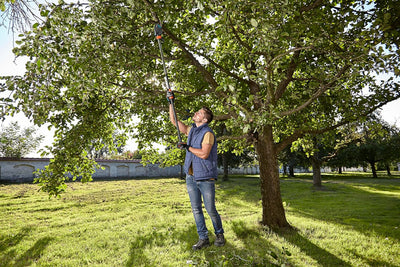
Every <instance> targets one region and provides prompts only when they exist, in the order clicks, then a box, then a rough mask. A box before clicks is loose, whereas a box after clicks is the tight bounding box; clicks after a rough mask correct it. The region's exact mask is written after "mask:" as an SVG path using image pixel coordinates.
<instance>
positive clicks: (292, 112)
mask: <svg viewBox="0 0 400 267" xmlns="http://www.w3.org/2000/svg"><path fill="white" fill-rule="evenodd" d="M349 67H350V66H349V65H346V66H344V67H343V68H342V69H341V70H340V71H339V72H338V73H337V74H336V75H335V77H334V79H333V80H332V81H331V82H329V83H328V84H325V85H323V86H322V87H321V88H320V89H318V90H317V91H316V92H315V93H314V94H313V95H312V96H311V97H310V98H309V99H308V100H307V101H306V102H304V103H303V104H301V105H300V106H298V107H296V108H294V109H292V110H288V111H284V112H282V113H281V114H279V117H284V116H289V115H292V114H294V113H296V112H299V111H300V110H303V109H305V108H306V107H308V106H309V105H310V104H311V103H313V102H314V100H316V99H317V98H318V97H320V96H321V95H322V94H323V93H324V92H326V90H328V89H329V88H331V87H332V86H333V85H334V84H335V83H336V82H337V80H338V79H339V78H340V77H341V76H342V75H343V74H344V73H345V72H346V70H347V69H348V68H349Z"/></svg>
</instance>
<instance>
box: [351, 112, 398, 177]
mask: <svg viewBox="0 0 400 267" xmlns="http://www.w3.org/2000/svg"><path fill="white" fill-rule="evenodd" d="M358 134H359V135H360V138H359V140H358V142H357V143H354V144H352V145H350V146H349V147H348V148H346V149H345V150H344V151H343V153H345V154H347V155H348V156H347V157H348V158H349V159H350V161H351V162H353V164H358V165H363V164H364V163H367V164H369V165H370V167H371V170H372V176H373V177H374V178H377V177H378V175H377V168H376V164H377V163H382V164H384V165H385V166H388V165H390V163H391V162H393V161H395V160H396V159H398V158H399V151H400V140H399V129H398V128H397V127H395V126H391V125H389V124H388V123H386V122H385V121H383V120H382V119H381V118H380V117H379V116H377V115H376V114H373V115H371V116H370V117H369V120H368V121H366V122H365V123H362V124H361V125H360V126H359V128H358ZM389 173H390V172H389Z"/></svg>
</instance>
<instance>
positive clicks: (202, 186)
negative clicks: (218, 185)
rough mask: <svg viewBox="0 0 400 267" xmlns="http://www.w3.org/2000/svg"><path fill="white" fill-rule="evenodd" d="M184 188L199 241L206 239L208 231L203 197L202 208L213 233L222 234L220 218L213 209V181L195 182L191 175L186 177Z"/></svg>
mask: <svg viewBox="0 0 400 267" xmlns="http://www.w3.org/2000/svg"><path fill="white" fill-rule="evenodd" d="M186 186H187V191H188V194H189V198H190V204H191V205H192V212H193V216H194V220H195V222H196V227H197V233H198V234H199V238H200V239H208V230H207V227H206V222H205V220H204V214H203V209H202V202H201V197H202V196H203V201H204V206H205V208H206V210H207V213H208V215H209V216H210V218H211V221H212V223H213V226H214V233H215V234H216V235H217V234H223V233H224V229H223V228H222V221H221V217H220V216H219V214H218V211H217V209H216V208H215V181H214V180H211V181H210V180H206V181H195V180H194V177H193V176H192V175H187V176H186Z"/></svg>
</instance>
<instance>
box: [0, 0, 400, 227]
mask: <svg viewBox="0 0 400 267" xmlns="http://www.w3.org/2000/svg"><path fill="white" fill-rule="evenodd" d="M367 4H369V5H367ZM41 14H42V15H43V16H45V20H46V21H45V23H42V24H35V25H33V30H32V31H31V32H27V33H26V34H25V36H24V37H23V39H22V40H21V42H20V43H19V44H20V45H19V47H18V48H16V49H15V53H16V55H18V56H29V57H30V58H31V60H30V61H29V62H28V63H27V66H26V68H27V72H26V73H25V75H24V76H22V77H11V78H9V79H8V81H7V82H6V84H5V85H4V86H3V88H4V89H3V90H9V91H11V92H12V93H13V95H12V96H13V99H17V100H18V101H17V103H16V104H8V105H7V106H6V107H5V108H4V110H5V111H6V112H12V111H13V110H14V109H17V110H22V111H23V112H25V114H27V115H28V116H29V117H31V118H33V120H34V121H35V123H36V124H38V125H40V124H42V123H44V122H50V123H51V124H52V126H53V127H55V128H56V136H57V139H56V141H55V143H54V147H53V149H52V150H51V152H52V153H53V155H54V159H53V160H52V161H51V162H50V164H49V167H48V169H46V170H45V171H44V172H43V173H42V174H41V177H40V180H39V181H40V183H41V185H42V188H43V190H45V191H48V192H49V193H50V194H53V195H57V194H59V193H61V192H62V191H63V190H64V189H65V184H64V181H65V179H67V178H66V177H67V174H68V173H70V174H71V175H72V176H73V177H77V176H82V180H83V181H87V180H90V179H91V173H92V172H93V170H94V166H93V165H94V163H93V161H91V160H90V159H88V157H87V154H86V153H85V151H84V148H86V147H88V143H89V142H90V141H91V140H98V139H100V138H101V139H102V140H105V141H107V143H108V144H111V143H112V142H111V141H112V138H111V134H112V132H113V131H114V130H115V129H126V128H128V127H130V126H131V127H134V128H135V129H136V131H137V135H135V137H136V138H137V139H138V142H139V147H140V148H146V147H151V143H152V142H157V143H161V142H165V143H176V142H177V137H176V135H175V134H174V131H175V129H174V128H173V127H172V126H171V124H170V123H169V122H168V119H167V118H168V115H167V112H168V104H167V102H166V100H165V97H164V95H165V93H164V92H165V90H164V89H163V86H162V83H161V81H162V80H163V78H164V77H163V72H162V66H161V64H160V58H159V52H158V47H157V44H156V41H155V38H154V33H153V29H154V25H155V23H160V24H162V26H163V30H164V37H163V39H164V43H163V48H164V53H165V58H166V60H167V62H168V64H167V66H168V71H169V74H170V80H171V81H173V89H174V90H175V93H176V96H177V98H176V108H177V110H178V116H179V117H180V118H183V117H185V116H186V115H187V113H188V112H189V113H191V112H193V111H194V110H196V109H198V108H199V107H201V106H203V105H207V106H209V107H210V108H211V109H212V110H213V111H214V113H215V115H216V116H215V122H214V126H215V127H217V126H218V124H221V123H223V124H224V125H225V126H226V127H227V132H229V135H226V136H219V137H218V141H219V142H220V145H219V148H220V150H221V151H224V150H225V148H224V147H225V146H228V145H229V146H235V148H237V149H244V148H246V147H249V146H251V147H254V149H255V151H256V154H257V158H258V160H259V165H260V181H261V183H260V187H261V195H262V224H264V225H267V226H269V227H272V228H274V227H288V226H289V224H288V222H287V220H286V216H285V211H284V208H283V205H282V199H281V193H280V184H279V172H278V161H277V156H278V154H279V152H280V151H282V150H283V149H284V148H285V147H287V146H288V145H290V144H291V143H292V142H293V141H295V140H297V139H298V138H300V137H302V136H304V135H305V134H318V133H322V132H325V131H329V130H332V129H335V128H337V127H339V126H341V125H344V124H346V123H348V122H351V121H355V120H358V119H359V118H360V117H364V116H365V115H366V114H368V113H370V112H372V111H373V110H375V109H377V108H379V107H381V106H383V105H384V104H385V103H388V102H390V101H392V100H394V99H397V98H399V97H400V94H399V90H398V84H397V83H396V80H395V79H394V78H395V77H396V75H398V74H394V73H395V68H397V62H398V54H396V51H397V47H395V46H393V45H392V43H390V39H384V38H383V36H384V35H381V33H382V31H381V30H380V29H379V27H376V25H377V23H378V22H377V16H376V9H375V8H374V6H373V4H371V3H370V2H369V1H362V0H359V1H329V3H325V2H323V1H320V0H315V1H311V2H309V3H308V4H305V3H304V1H287V2H283V1H278V0H271V1H222V0H221V1H219V0H217V1H215V0H213V1H195V0H193V1H184V2H182V1H174V0H169V1H151V0H142V1H131V0H126V1H124V0H116V1H108V2H103V1H96V0H92V1H89V2H87V3H86V2H85V3H77V4H65V3H62V2H61V3H60V4H54V5H51V6H50V7H49V8H48V9H47V10H46V9H42V11H41ZM381 72H388V75H389V77H391V78H389V79H387V80H385V81H382V82H376V80H375V78H374V77H373V76H372V75H371V74H372V73H381ZM365 88H368V93H367V94H366V93H364V90H365ZM133 115H135V116H137V118H138V119H139V120H140V121H139V122H138V123H132V120H131V118H132V116H133ZM129 131H130V130H129ZM177 153H183V152H182V151H178V152H177ZM172 154H173V155H174V156H176V153H171V155H172ZM178 158H179V157H178ZM170 163H173V161H170ZM77 166H79V167H77Z"/></svg>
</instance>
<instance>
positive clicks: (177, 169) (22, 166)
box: [0, 158, 260, 182]
mask: <svg viewBox="0 0 400 267" xmlns="http://www.w3.org/2000/svg"><path fill="white" fill-rule="evenodd" d="M49 162H50V159H37V158H22V159H12V158H0V182H29V181H33V179H34V178H35V175H34V173H33V172H35V171H36V170H38V169H41V170H42V169H44V168H45V166H47V165H48V164H49ZM97 163H98V164H99V165H100V166H101V168H100V169H96V172H95V173H94V175H93V178H94V179H96V178H103V179H113V178H139V177H181V175H184V174H181V166H180V165H177V166H172V167H166V168H160V167H159V165H157V164H148V165H146V166H143V165H142V164H141V163H140V160H97ZM182 171H183V170H182ZM218 171H219V173H223V170H222V169H219V170H218ZM259 172H260V170H259V168H258V166H254V167H244V168H238V169H230V170H229V173H230V174H259Z"/></svg>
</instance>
